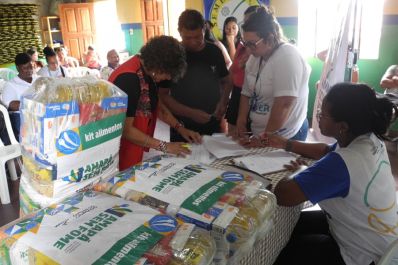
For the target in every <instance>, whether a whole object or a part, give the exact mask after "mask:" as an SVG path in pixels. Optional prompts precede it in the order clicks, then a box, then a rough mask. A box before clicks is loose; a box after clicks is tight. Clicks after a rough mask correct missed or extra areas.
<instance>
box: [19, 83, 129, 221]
mask: <svg viewBox="0 0 398 265" xmlns="http://www.w3.org/2000/svg"><path fill="white" fill-rule="evenodd" d="M126 109H127V95H126V94H125V93H123V92H122V91H121V90H120V89H119V88H117V87H116V86H114V85H112V84H111V83H108V82H107V81H102V80H98V79H95V78H93V77H84V78H77V79H69V78H61V79H52V78H39V79H38V80H36V82H35V83H34V84H33V85H32V88H31V89H30V90H29V91H27V93H25V94H24V95H23V97H22V99H21V133H20V134H21V139H20V142H21V146H22V154H23V177H22V180H21V209H22V211H23V213H25V214H26V213H28V212H31V211H32V210H37V209H40V208H42V207H45V206H48V202H50V203H51V202H55V201H59V200H61V199H63V198H65V197H66V196H68V195H71V194H73V193H74V192H76V191H78V190H82V189H85V188H87V187H89V186H90V185H92V184H93V183H94V182H95V181H98V180H99V179H100V178H101V177H102V176H106V175H109V174H111V173H113V172H116V171H117V170H118V161H119V157H118V153H119V144H120V137H121V133H122V130H123V125H124V120H125V112H126Z"/></svg>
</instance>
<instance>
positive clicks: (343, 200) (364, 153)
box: [294, 134, 398, 265]
mask: <svg viewBox="0 0 398 265" xmlns="http://www.w3.org/2000/svg"><path fill="white" fill-rule="evenodd" d="M294 180H295V181H296V182H297V184H298V185H299V186H300V188H301V190H302V191H303V192H304V194H305V195H306V197H307V198H308V199H309V200H310V201H311V202H312V203H319V206H320V207H321V208H322V210H324V211H325V212H326V216H327V217H328V223H329V228H330V231H331V233H332V235H333V238H334V239H335V240H336V242H337V243H338V245H339V248H340V253H341V255H342V257H343V259H344V261H345V263H346V264H347V265H363V264H366V265H367V264H370V263H371V262H375V263H377V262H378V261H379V259H380V257H381V256H382V255H383V254H384V253H385V252H386V250H387V248H388V246H389V245H390V244H391V243H392V242H393V241H394V240H396V239H397V238H398V236H397V234H398V215H397V210H398V208H397V203H396V194H395V181H394V178H393V175H392V172H391V166H390V161H389V159H388V154H387V150H386V148H385V145H384V143H383V141H381V140H380V139H378V138H377V137H376V136H375V135H374V134H366V135H362V136H359V137H357V138H356V139H354V140H353V141H352V142H351V143H350V144H349V145H348V146H347V147H345V148H337V147H336V150H335V151H333V152H330V153H328V154H327V155H326V156H325V157H323V158H322V159H320V160H319V161H318V162H316V163H315V164H314V165H313V166H311V167H309V168H308V169H307V170H304V171H302V172H300V173H299V174H297V175H296V176H295V177H294Z"/></svg>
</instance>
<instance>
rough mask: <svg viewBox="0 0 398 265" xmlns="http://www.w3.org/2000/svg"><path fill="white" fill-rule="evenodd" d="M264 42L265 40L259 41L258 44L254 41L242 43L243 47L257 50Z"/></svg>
mask: <svg viewBox="0 0 398 265" xmlns="http://www.w3.org/2000/svg"><path fill="white" fill-rule="evenodd" d="M262 41H263V38H261V39H259V40H258V41H256V42H252V41H242V44H243V46H245V47H247V48H249V49H253V50H254V49H256V48H257V46H258V45H259V44H260V43H261V42H262Z"/></svg>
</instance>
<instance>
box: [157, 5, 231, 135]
mask: <svg viewBox="0 0 398 265" xmlns="http://www.w3.org/2000/svg"><path fill="white" fill-rule="evenodd" d="M178 31H179V33H180V36H181V39H182V45H183V46H184V47H185V50H186V55H187V64H188V67H187V71H186V73H185V75H184V77H183V78H182V79H180V80H179V81H178V82H177V83H171V82H169V83H163V84H161V89H160V95H161V99H162V101H163V102H164V104H166V106H167V107H168V108H169V109H170V110H171V111H172V112H173V114H174V115H175V116H176V117H177V118H178V119H179V120H180V121H181V122H182V123H183V124H184V126H185V127H186V128H188V129H191V130H193V131H196V132H199V133H200V134H208V135H211V134H213V133H217V132H220V121H221V119H222V118H223V117H224V114H225V111H226V108H227V104H228V101H229V94H230V92H231V89H232V82H231V80H230V78H229V73H228V69H227V67H226V65H225V61H224V57H223V55H222V52H221V50H220V49H219V48H218V47H217V46H215V45H214V44H211V43H207V42H205V40H204V33H205V20H204V18H203V16H202V14H200V13H199V12H198V11H196V10H190V9H187V10H185V11H184V12H183V13H182V14H181V15H180V17H179V19H178ZM183 140H184V139H183V138H182V137H181V136H180V135H178V133H176V132H175V131H174V130H173V129H172V130H171V141H183Z"/></svg>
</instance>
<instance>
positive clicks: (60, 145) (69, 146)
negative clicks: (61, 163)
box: [55, 130, 80, 155]
mask: <svg viewBox="0 0 398 265" xmlns="http://www.w3.org/2000/svg"><path fill="white" fill-rule="evenodd" d="M55 145H56V147H57V149H58V151H60V152H61V153H63V154H66V155H69V154H73V153H74V152H76V150H77V149H79V147H80V136H79V134H78V133H76V132H75V131H72V130H68V131H64V132H62V133H61V134H60V135H59V138H58V139H57V141H56V143H55Z"/></svg>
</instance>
